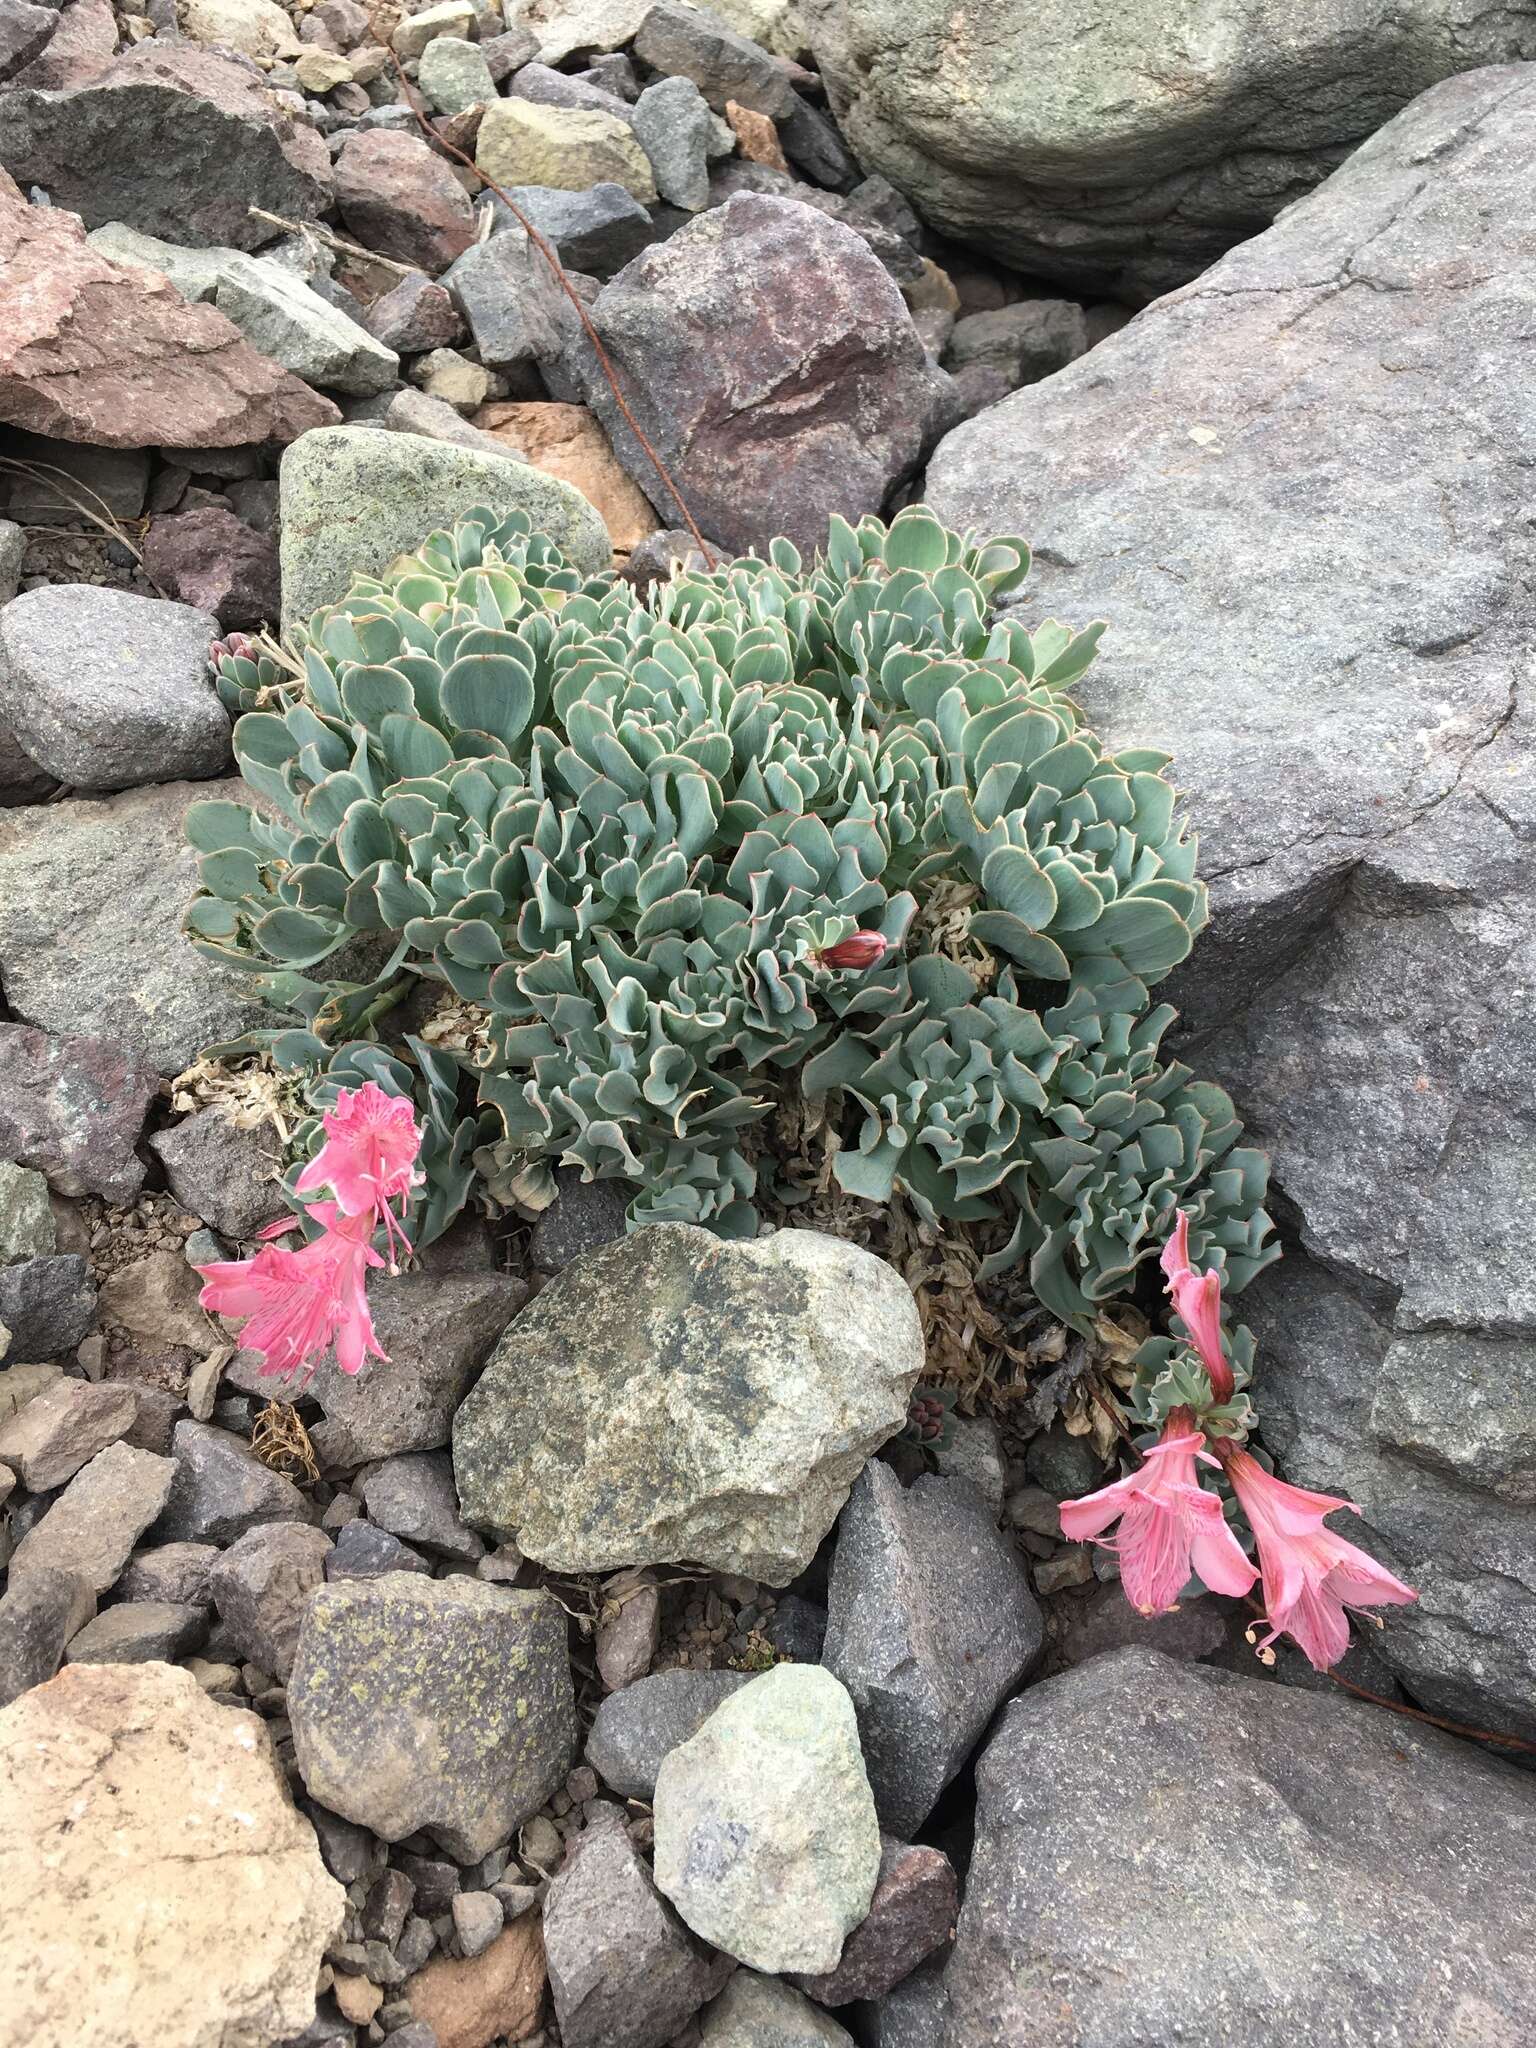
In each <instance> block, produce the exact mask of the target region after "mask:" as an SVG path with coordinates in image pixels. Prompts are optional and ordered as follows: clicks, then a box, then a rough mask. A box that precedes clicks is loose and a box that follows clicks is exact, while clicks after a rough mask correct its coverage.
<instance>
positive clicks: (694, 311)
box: [308, 9, 952, 551]
mask: <svg viewBox="0 0 1536 2048" xmlns="http://www.w3.org/2000/svg"><path fill="white" fill-rule="evenodd" d="M657 11H658V12H660V11H661V10H659V9H658V10H657ZM679 11H680V10H679ZM590 312H591V317H592V320H593V324H594V325H595V326H596V328H597V331H598V334H599V335H600V337H601V339H602V342H603V345H604V347H605V348H606V350H607V351H608V354H609V356H610V358H611V359H612V360H613V362H614V364H615V366H616V368H617V370H618V373H619V377H620V381H621V382H622V383H623V385H624V389H625V393H626V396H627V397H628V399H629V402H630V406H631V409H632V411H633V412H634V415H635V418H636V419H637V420H638V421H639V423H640V426H641V427H642V429H643V430H644V432H645V433H646V435H647V436H648V437H649V439H650V441H651V442H652V444H653V446H654V447H655V448H656V450H657V453H658V454H659V455H660V456H661V458H662V460H663V461H664V462H665V463H666V464H667V466H668V468H669V469H670V470H671V472H672V475H673V476H674V478H675V479H676V481H677V484H678V487H679V489H681V491H682V492H683V494H684V495H685V496H686V498H687V500H688V505H689V509H690V510H691V511H692V513H693V516H694V518H695V519H696V520H697V521H698V522H699V525H700V526H701V527H702V528H703V530H704V532H705V533H707V534H710V535H712V536H715V537H717V538H718V539H719V540H720V541H721V542H722V543H723V544H724V545H725V546H726V547H728V548H734V549H740V550H742V551H745V550H746V549H747V548H750V547H753V546H757V547H766V546H767V544H768V542H769V540H771V539H772V538H773V536H774V535H775V534H784V535H786V536H787V537H788V538H789V539H790V540H792V541H793V542H794V543H795V544H796V545H797V546H799V547H802V548H807V549H809V548H813V547H816V546H819V545H820V543H821V542H822V541H824V540H825V538H826V532H827V520H828V518H829V516H830V515H831V514H832V513H834V512H839V513H841V514H842V515H843V516H844V517H845V518H848V519H853V520H857V519H859V518H860V517H861V516H862V515H863V514H864V513H865V512H874V511H878V510H879V509H880V507H881V506H882V505H883V503H884V502H885V499H886V497H887V495H888V493H889V492H890V490H891V489H892V487H893V486H894V485H895V484H897V483H898V482H900V481H901V479H902V478H903V477H904V476H906V475H907V474H909V473H910V471H911V470H912V469H913V468H915V466H916V465H917V463H918V461H919V459H920V457H921V456H922V454H923V452H924V450H925V448H926V446H927V444H928V442H929V440H930V439H931V436H932V434H933V433H934V432H936V431H937V429H938V427H939V426H940V425H941V424H942V423H943V420H944V419H945V417H948V416H952V415H947V413H946V408H947V407H948V406H949V405H950V403H951V402H952V387H951V386H950V383H949V380H948V379H947V378H946V377H945V376H944V374H943V373H942V372H941V371H939V370H936V369H935V368H934V367H933V366H932V365H931V364H930V363H929V361H928V359H927V357H926V355H925V354H924V352H923V345H922V341H921V340H920V338H919V336H918V332H917V329H916V328H915V327H914V326H913V324H912V316H911V314H910V313H909V312H908V311H907V307H906V302H905V300H904V299H903V298H902V296H901V293H900V292H899V290H898V289H897V288H896V285H895V284H894V283H893V282H892V280H891V278H890V277H889V276H888V275H887V274H886V272H885V271H884V269H883V268H882V267H881V265H880V264H879V262H877V261H876V259H875V258H874V257H873V256H872V255H871V254H870V252H869V250H868V249H867V248H866V247H865V246H864V244H863V242H862V241H861V240H860V238H859V237H858V235H856V234H855V233H854V232H853V231H852V230H851V229H849V228H845V227H843V226H842V225H841V224H840V223H839V222H837V221H833V220H829V219H827V218H825V217H824V216H823V215H822V214H820V213H819V212H816V211H814V210H812V209H810V208H808V207H804V206H801V205H799V204H798V203H797V202H796V201H794V200H790V199H778V198H772V197H768V196H766V195H764V194H760V193H755V192H744V193H739V194H738V195H737V196H736V197H735V198H733V199H731V200H729V201H728V202H727V204H725V205H724V206H719V207H715V208H713V209H712V210H711V211H709V212H708V213H704V214H700V215H699V216H697V218H695V219H694V220H692V221H690V222H689V223H688V225H687V226H686V227H684V228H681V229H680V230H679V231H678V232H677V233H676V234H675V235H673V236H671V238H670V239H669V240H667V241H665V242H663V243H661V244H660V245H658V246H657V247H655V248H652V249H647V250H646V251H644V253H643V254H642V255H640V256H638V257H637V258H636V259H635V261H634V262H633V263H631V264H630V265H629V266H628V267H627V268H626V269H624V270H622V271H621V272H620V273H619V275H618V276H617V277H616V278H615V279H614V280H613V282H612V283H611V284H609V285H607V286H605V287H604V289H603V290H602V291H601V292H600V293H599V294H598V297H597V299H596V301H595V302H594V303H593V305H592V307H591V308H590ZM573 323H574V315H572V316H571V319H570V320H569V321H568V322H567V324H566V333H567V350H566V355H565V357H564V361H563V366H562V367H563V373H564V375H565V376H566V377H568V378H573V379H574V380H575V381H576V382H577V383H578V384H579V386H580V388H581V391H582V394H583V395H584V397H585V399H586V402H587V404H588V405H590V406H591V407H592V409H593V410H594V411H595V412H596V413H597V414H598V416H599V418H600V419H601V420H602V422H603V425H604V427H605V428H606V430H607V433H608V437H609V439H610V440H611V441H612V443H613V446H614V450H615V452H616V454H617V455H618V457H619V460H620V461H621V462H622V463H623V464H624V466H625V468H626V469H627V470H628V471H629V473H630V475H631V476H632V477H633V478H634V479H635V481H636V483H638V484H639V486H640V488H641V489H642V490H643V491H644V492H645V493H646V495H647V496H648V497H650V498H651V499H652V500H653V502H654V503H655V504H656V506H657V509H658V511H659V512H660V513H661V515H662V516H663V518H667V519H671V518H674V517H675V510H674V507H673V505H672V504H671V503H670V502H669V501H666V500H667V494H666V492H665V491H664V489H663V487H662V485H661V483H660V481H659V480H658V478H657V476H656V472H655V469H654V467H653V466H652V464H651V461H650V458H649V457H648V456H647V455H646V453H645V451H644V450H643V449H642V448H641V446H640V444H639V443H638V441H637V440H636V439H635V437H634V434H633V433H632V431H631V430H630V428H629V427H628V425H627V424H626V423H625V421H624V419H623V417H622V415H621V414H620V412H619V410H618V407H617V405H616V404H615V403H614V399H613V394H612V392H611V391H610V389H609V387H608V383H607V380H606V378H605V377H604V376H603V375H602V373H601V370H600V368H599V366H598V362H597V357H596V353H595V351H594V350H593V348H592V345H591V343H590V342H589V341H588V340H587V339H586V337H585V336H584V335H583V334H581V333H580V330H579V329H576V330H574V331H573ZM308 438H313V437H312V436H311V437H308ZM664 501H665V502H664Z"/></svg>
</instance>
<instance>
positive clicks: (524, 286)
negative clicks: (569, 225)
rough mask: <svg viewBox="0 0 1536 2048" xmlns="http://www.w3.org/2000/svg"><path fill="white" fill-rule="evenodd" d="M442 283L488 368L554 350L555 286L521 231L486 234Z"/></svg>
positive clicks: (557, 291)
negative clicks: (485, 239) (485, 237)
mask: <svg viewBox="0 0 1536 2048" xmlns="http://www.w3.org/2000/svg"><path fill="white" fill-rule="evenodd" d="M625 196H626V197H628V195H627V194H626V195H625ZM530 217H531V216H530ZM512 225H513V227H514V228H515V223H513V224H512ZM541 232H542V230H541ZM442 283H443V285H444V287H445V288H446V290H447V291H448V293H449V295H450V296H451V298H452V300H453V303H454V304H455V306H457V308H458V310H459V312H460V314H461V315H462V317H463V320H464V324H465V325H466V326H467V327H468V329H469V332H470V338H471V340H472V341H473V342H474V345H475V352H476V354H477V355H478V356H479V358H480V360H481V362H482V363H484V364H485V366H486V368H487V369H488V370H499V369H503V368H506V367H507V366H508V365H510V364H516V363H531V362H535V361H537V360H538V359H539V358H540V357H542V356H545V355H549V354H551V353H553V352H555V351H556V348H557V341H556V337H557V336H558V334H559V332H560V329H559V324H558V321H559V313H558V306H557V304H556V301H558V300H559V298H560V297H561V293H560V287H559V285H558V284H556V282H555V280H554V276H553V274H552V272H551V271H550V268H549V266H548V264H547V263H546V262H545V261H544V259H543V257H542V256H541V255H540V254H539V253H538V251H537V250H536V249H535V248H534V247H533V245H532V243H530V242H529V240H528V238H527V236H526V235H524V234H522V233H521V231H517V232H506V233H503V234H499V235H492V236H491V238H490V240H489V241H486V242H477V243H476V244H475V246H474V247H473V248H472V249H466V250H465V251H464V254H463V255H462V256H459V257H456V258H455V259H454V261H453V262H452V263H451V264H450V265H449V267H448V269H447V270H445V271H444V272H443V276H442ZM503 453H505V451H504V450H503Z"/></svg>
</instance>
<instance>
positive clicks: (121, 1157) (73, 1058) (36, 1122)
mask: <svg viewBox="0 0 1536 2048" xmlns="http://www.w3.org/2000/svg"><path fill="white" fill-rule="evenodd" d="M159 1085H160V1082H159V1076H158V1075H157V1074H156V1072H155V1070H154V1068H153V1067H152V1066H150V1065H149V1063H148V1062H147V1061H145V1060H143V1059H140V1058H139V1057H138V1055H137V1054H136V1053H134V1052H132V1051H130V1050H129V1049H128V1048H127V1047H126V1046H124V1045H123V1044H121V1043H120V1042H119V1041H117V1040H115V1039H108V1038H85V1037H73V1036H69V1035H60V1036H58V1037H54V1036H51V1035H50V1034H49V1033H48V1032H46V1031H36V1030H33V1029H32V1027H31V1026H30V1025H26V1024H0V1159H14V1160H16V1161H17V1162H18V1163H19V1164H20V1165H22V1166H30V1167H34V1168H35V1169H36V1170H37V1171H38V1172H39V1173H41V1174H44V1175H46V1176H47V1180H48V1184H49V1186H50V1187H51V1188H52V1189H53V1190H54V1192H55V1193H56V1194H60V1195H101V1196H104V1197H105V1199H106V1200H107V1201H109V1202H131V1201H132V1200H133V1198H134V1196H135V1195H136V1194H137V1193H138V1191H139V1189H140V1188H141V1187H142V1186H143V1185H144V1165H143V1161H142V1160H140V1159H139V1158H138V1157H137V1155H136V1154H135V1152H134V1147H135V1145H137V1143H138V1141H139V1134H140V1133H141V1132H142V1130H143V1128H144V1119H145V1117H146V1116H147V1115H148V1114H149V1105H150V1103H151V1102H152V1101H153V1100H154V1097H155V1094H156V1092H157V1091H158V1089H159Z"/></svg>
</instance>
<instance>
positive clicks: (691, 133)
mask: <svg viewBox="0 0 1536 2048" xmlns="http://www.w3.org/2000/svg"><path fill="white" fill-rule="evenodd" d="M634 124H635V134H636V135H637V136H638V137H639V140H640V147H641V148H642V149H643V150H644V151H645V153H646V155H647V156H648V157H649V158H650V160H651V169H652V171H653V172H654V173H655V176H656V189H657V191H658V192H659V193H660V194H661V196H662V198H663V199H665V200H668V201H669V202H670V203H671V204H672V205H673V206H681V207H682V208H683V209H684V210H685V211H686V212H688V213H698V212H700V211H701V210H702V209H703V208H704V207H706V206H708V204H709V158H710V147H711V144H712V143H713V141H714V133H715V123H714V118H713V117H712V115H711V113H710V110H709V102H708V101H707V100H706V99H705V97H704V95H703V94H702V93H701V92H700V91H699V88H698V87H697V86H696V85H695V84H694V82H693V80H692V79H691V78H659V79H658V80H657V81H656V83H655V84H654V85H648V86H647V87H646V89H645V91H644V92H643V93H641V95H640V97H639V99H638V100H637V101H636V103H635V108H634Z"/></svg>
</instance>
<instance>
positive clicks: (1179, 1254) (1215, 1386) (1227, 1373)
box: [1162, 1209, 1233, 1402]
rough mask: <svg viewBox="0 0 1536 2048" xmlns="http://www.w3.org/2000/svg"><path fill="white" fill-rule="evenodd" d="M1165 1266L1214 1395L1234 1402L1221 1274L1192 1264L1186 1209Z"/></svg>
mask: <svg viewBox="0 0 1536 2048" xmlns="http://www.w3.org/2000/svg"><path fill="white" fill-rule="evenodd" d="M1162 1267H1163V1272H1164V1273H1165V1274H1166V1275H1167V1280H1168V1292H1169V1293H1170V1294H1171V1295H1172V1296H1173V1306H1174V1310H1175V1312H1176V1313H1177V1315H1178V1316H1179V1318H1180V1320H1181V1321H1182V1322H1183V1324H1184V1327H1185V1329H1186V1330H1188V1332H1189V1337H1190V1342H1191V1343H1192V1344H1193V1345H1194V1347H1195V1349H1196V1350H1197V1351H1198V1352H1199V1354H1200V1361H1201V1363H1202V1364H1203V1365H1204V1367H1205V1369H1206V1372H1207V1373H1208V1374H1209V1376H1210V1382H1211V1393H1212V1394H1213V1395H1214V1397H1215V1398H1216V1400H1217V1401H1218V1402H1220V1401H1230V1400H1231V1398H1232V1394H1233V1379H1232V1368H1231V1366H1230V1365H1228V1363H1227V1354H1226V1350H1225V1347H1224V1346H1223V1344H1222V1341H1221V1275H1220V1273H1218V1272H1217V1271H1216V1270H1215V1268H1214V1267H1213V1268H1212V1269H1211V1270H1210V1271H1209V1272H1206V1273H1197V1272H1196V1271H1195V1269H1194V1267H1193V1266H1191V1264H1190V1263H1189V1218H1188V1217H1187V1216H1186V1215H1185V1214H1184V1212H1183V1210H1182V1209H1181V1210H1180V1211H1179V1220H1178V1224H1177V1226H1176V1227H1175V1229H1174V1233H1173V1235H1172V1237H1170V1238H1169V1240H1168V1242H1167V1243H1166V1244H1165V1245H1164V1246H1163V1257H1162Z"/></svg>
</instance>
